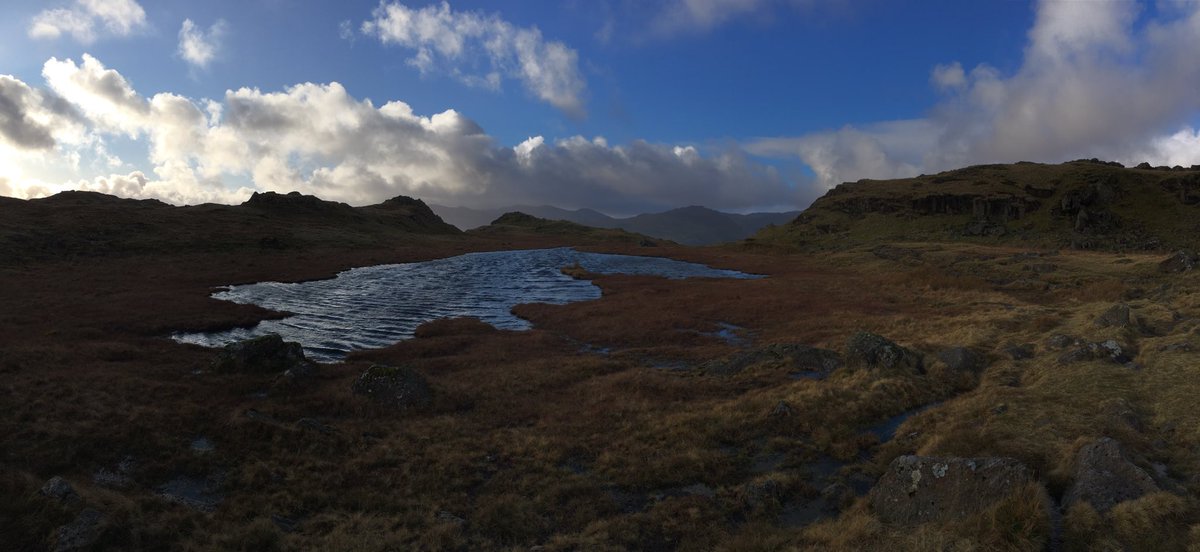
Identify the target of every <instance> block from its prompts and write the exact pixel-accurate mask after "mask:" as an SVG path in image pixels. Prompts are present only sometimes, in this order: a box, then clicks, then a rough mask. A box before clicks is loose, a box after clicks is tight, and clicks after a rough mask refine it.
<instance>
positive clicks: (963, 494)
mask: <svg viewBox="0 0 1200 552" xmlns="http://www.w3.org/2000/svg"><path fill="white" fill-rule="evenodd" d="M1033 481H1036V479H1035V478H1034V476H1033V473H1032V472H1031V471H1030V470H1029V469H1028V468H1026V467H1025V465H1024V464H1022V463H1021V462H1019V461H1017V460H1014V459H1012V458H996V457H988V458H957V457H947V458H934V457H924V456H900V457H898V458H896V459H895V460H892V463H891V464H890V465H889V466H888V469H887V471H886V472H884V474H883V477H881V478H880V479H879V482H878V483H876V484H875V487H874V488H872V489H871V491H870V493H869V494H868V500H870V504H871V509H872V511H874V512H875V515H876V516H878V517H879V519H881V520H883V521H884V522H886V523H896V524H902V525H916V524H920V523H926V522H931V521H937V522H945V521H952V520H957V519H962V518H964V517H967V516H970V515H972V514H976V513H979V512H982V511H984V510H987V509H988V508H991V507H992V506H995V505H996V504H998V503H999V502H1001V501H1003V500H1004V499H1006V498H1008V497H1009V496H1011V495H1012V493H1013V492H1014V491H1016V490H1018V489H1019V488H1020V487H1021V486H1023V485H1025V484H1026V483H1029V482H1033Z"/></svg>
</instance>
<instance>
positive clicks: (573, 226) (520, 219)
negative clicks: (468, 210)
mask: <svg viewBox="0 0 1200 552" xmlns="http://www.w3.org/2000/svg"><path fill="white" fill-rule="evenodd" d="M466 233H467V235H468V236H471V237H491V238H497V237H557V238H566V239H570V240H572V241H574V242H576V243H579V244H593V243H597V242H607V243H625V244H636V245H637V246H639V247H654V246H657V245H659V242H661V241H662V240H656V239H652V238H651V237H649V236H645V235H642V234H635V233H633V232H627V231H625V230H620V229H614V228H594V227H591V226H584V225H582V224H577V223H574V222H569V221H565V220H547V219H544V218H540V217H535V216H533V215H530V214H527V213H520V212H511V213H504V214H503V215H500V217H499V218H497V219H496V220H494V221H492V223H491V224H489V225H487V226H481V227H479V228H475V229H472V230H468V231H467V232H466Z"/></svg>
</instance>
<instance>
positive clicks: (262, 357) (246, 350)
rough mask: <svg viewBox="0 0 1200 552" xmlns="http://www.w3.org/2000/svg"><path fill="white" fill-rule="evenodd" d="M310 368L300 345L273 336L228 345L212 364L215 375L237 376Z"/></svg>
mask: <svg viewBox="0 0 1200 552" xmlns="http://www.w3.org/2000/svg"><path fill="white" fill-rule="evenodd" d="M311 366H312V365H311V363H310V362H309V361H308V360H307V359H305V358H304V349H303V348H302V347H301V346H300V344H299V343H296V342H294V341H284V340H283V338H282V337H279V336H278V335H276V334H268V335H264V336H261V337H255V338H251V339H247V340H245V341H238V342H236V343H230V344H229V345H226V346H225V348H224V349H222V350H221V352H220V353H218V354H217V357H216V358H214V359H213V361H212V369H213V371H214V372H221V373H239V374H278V373H282V372H287V371H289V370H298V371H306V370H308V369H310V368H311Z"/></svg>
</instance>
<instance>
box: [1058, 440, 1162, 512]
mask: <svg viewBox="0 0 1200 552" xmlns="http://www.w3.org/2000/svg"><path fill="white" fill-rule="evenodd" d="M1075 460H1076V468H1075V483H1074V484H1072V485H1071V488H1070V489H1067V494H1066V495H1064V496H1063V506H1064V507H1066V508H1070V507H1071V505H1072V504H1075V503H1076V502H1080V501H1083V502H1088V503H1090V504H1091V505H1092V507H1093V508H1095V509H1096V511H1098V512H1107V511H1109V510H1111V509H1112V507H1113V506H1116V505H1117V504H1120V503H1122V502H1125V501H1126V500H1133V499H1135V498H1139V497H1141V496H1142V495H1146V494H1149V493H1153V492H1157V491H1159V486H1158V484H1157V483H1155V482H1154V479H1153V478H1151V477H1150V474H1148V473H1146V470H1143V469H1142V468H1139V467H1138V466H1137V465H1136V464H1134V463H1133V462H1131V461H1130V460H1129V458H1128V457H1126V456H1125V453H1124V451H1123V450H1121V445H1120V443H1118V442H1117V441H1115V440H1113V439H1111V438H1109V437H1104V438H1101V439H1098V440H1096V441H1094V442H1092V443H1090V444H1088V445H1085V446H1084V447H1083V448H1081V449H1079V454H1078V455H1077V456H1076V457H1075Z"/></svg>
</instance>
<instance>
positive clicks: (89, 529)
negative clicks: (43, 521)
mask: <svg viewBox="0 0 1200 552" xmlns="http://www.w3.org/2000/svg"><path fill="white" fill-rule="evenodd" d="M104 521H105V520H104V514H101V513H100V512H98V511H96V510H94V509H92V508H85V509H84V510H83V511H82V512H79V515H78V516H76V517H75V520H74V521H72V522H71V523H68V524H66V525H63V526H62V527H59V528H58V530H56V531H55V532H54V547H53V548H51V550H53V551H54V552H72V551H76V550H92V549H93V547H94V546H95V545H96V543H97V542H98V541H99V540H100V537H102V536H104V529H105V523H104Z"/></svg>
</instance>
